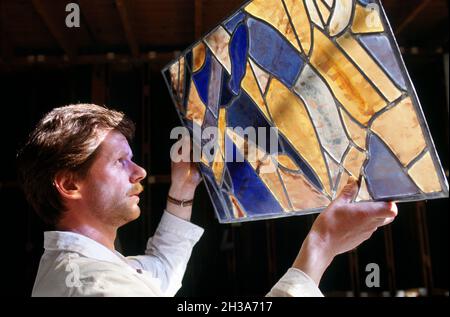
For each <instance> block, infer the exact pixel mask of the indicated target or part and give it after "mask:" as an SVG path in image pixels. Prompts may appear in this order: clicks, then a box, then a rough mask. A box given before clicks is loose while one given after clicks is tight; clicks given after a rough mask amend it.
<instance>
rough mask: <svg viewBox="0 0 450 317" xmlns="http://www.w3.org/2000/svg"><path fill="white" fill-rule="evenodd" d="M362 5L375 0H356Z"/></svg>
mask: <svg viewBox="0 0 450 317" xmlns="http://www.w3.org/2000/svg"><path fill="white" fill-rule="evenodd" d="M358 2H359V3H361V4H362V5H363V6H367V5H368V4H370V3H375V0H358Z"/></svg>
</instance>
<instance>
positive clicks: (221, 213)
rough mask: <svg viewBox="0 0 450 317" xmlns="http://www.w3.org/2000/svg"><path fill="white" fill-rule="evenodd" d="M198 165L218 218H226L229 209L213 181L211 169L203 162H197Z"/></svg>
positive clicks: (227, 217)
mask: <svg viewBox="0 0 450 317" xmlns="http://www.w3.org/2000/svg"><path fill="white" fill-rule="evenodd" d="M198 167H199V169H200V172H201V173H202V175H203V177H204V179H205V186H206V188H207V190H208V192H209V194H210V195H211V198H212V201H213V202H214V203H213V206H214V208H215V210H216V214H217V216H218V218H219V219H221V220H228V219H229V214H228V211H231V210H230V209H229V206H227V204H225V201H224V197H223V196H222V194H221V192H220V191H219V190H218V187H217V184H216V182H215V181H214V175H213V174H212V172H211V169H209V168H207V167H206V166H204V165H203V164H198Z"/></svg>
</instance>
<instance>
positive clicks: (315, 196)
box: [279, 169, 330, 210]
mask: <svg viewBox="0 0 450 317" xmlns="http://www.w3.org/2000/svg"><path fill="white" fill-rule="evenodd" d="M279 171H280V175H281V178H282V179H283V182H284V186H285V187H286V191H287V193H288V195H289V198H290V200H291V203H292V206H293V208H294V210H305V209H313V208H321V207H326V206H328V204H329V203H330V200H329V199H328V198H327V197H326V196H325V195H324V194H322V193H321V192H319V191H318V190H317V189H316V188H314V186H312V185H311V184H310V183H309V182H308V181H307V180H306V178H305V177H304V176H303V174H296V173H290V172H287V171H284V170H282V169H280V170H279Z"/></svg>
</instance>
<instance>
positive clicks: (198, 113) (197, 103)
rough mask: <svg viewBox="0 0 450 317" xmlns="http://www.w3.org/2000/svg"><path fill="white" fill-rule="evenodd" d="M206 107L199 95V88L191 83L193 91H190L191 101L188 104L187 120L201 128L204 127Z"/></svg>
mask: <svg viewBox="0 0 450 317" xmlns="http://www.w3.org/2000/svg"><path fill="white" fill-rule="evenodd" d="M205 112H206V106H205V105H204V104H203V101H202V100H201V99H200V96H199V95H198V91H197V87H196V86H195V84H194V82H193V81H191V89H190V91H189V100H188V104H187V112H186V118H187V119H189V120H192V121H193V122H195V123H196V124H198V125H199V126H202V124H203V119H204V118H205Z"/></svg>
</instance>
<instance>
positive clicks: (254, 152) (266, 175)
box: [227, 129, 292, 211]
mask: <svg viewBox="0 0 450 317" xmlns="http://www.w3.org/2000/svg"><path fill="white" fill-rule="evenodd" d="M227 134H228V136H229V137H230V139H231V140H232V141H233V143H234V144H235V145H236V147H237V148H238V149H239V151H240V152H241V154H242V155H243V156H244V157H246V159H247V161H248V162H249V163H250V165H251V166H252V168H253V170H254V171H255V172H256V174H258V176H259V178H261V180H262V181H263V182H264V184H265V185H266V187H267V188H268V189H269V190H270V191H271V193H272V194H273V196H274V197H275V199H276V200H277V201H278V202H279V203H280V205H281V206H282V207H283V209H284V210H285V211H289V210H292V208H291V206H290V204H289V199H288V197H287V196H286V193H285V191H284V188H283V183H282V182H281V180H280V177H279V176H278V173H277V167H276V166H275V163H274V161H273V160H272V157H271V156H270V155H269V154H267V153H266V152H265V151H263V150H261V149H260V148H259V147H257V146H256V144H254V143H253V142H251V141H246V140H245V139H244V138H243V137H241V136H240V135H239V134H237V133H235V132H234V131H233V130H232V129H227Z"/></svg>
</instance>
